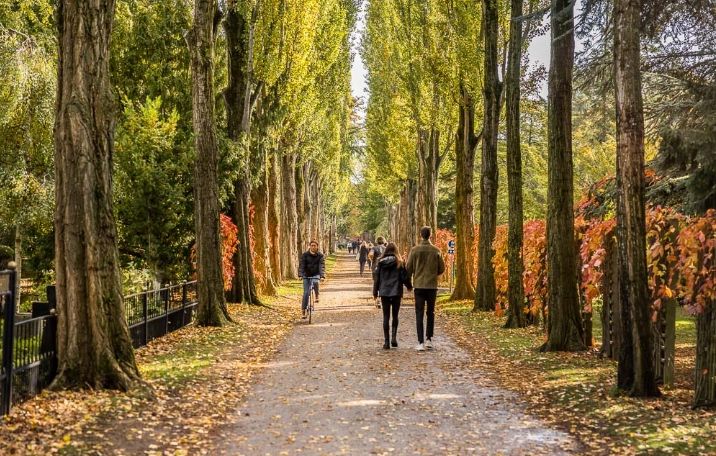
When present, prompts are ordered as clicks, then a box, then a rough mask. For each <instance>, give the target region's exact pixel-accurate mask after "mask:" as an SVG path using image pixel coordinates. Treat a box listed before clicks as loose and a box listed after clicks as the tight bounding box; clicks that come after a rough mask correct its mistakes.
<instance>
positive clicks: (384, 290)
mask: <svg viewBox="0 0 716 456" xmlns="http://www.w3.org/2000/svg"><path fill="white" fill-rule="evenodd" d="M373 274H374V276H373V279H374V280H373V298H374V299H376V300H377V299H378V295H380V300H381V303H382V304H383V335H384V336H385V343H384V344H383V348H384V349H386V350H388V349H390V346H391V345H392V346H393V347H397V346H398V338H397V336H398V314H399V312H400V301H401V300H402V299H403V286H405V287H406V288H407V289H408V291H412V289H413V285H412V284H411V283H410V274H408V271H407V269H405V263H404V262H403V259H402V258H400V255H398V249H397V247H396V245H395V244H394V243H392V242H390V243H389V244H388V245H387V246H386V247H385V252H383V255H382V256H381V257H380V259H378V260H377V266H376V267H375V268H374V272H373ZM391 314H392V315H393V325H392V329H393V333H392V337H391V339H390V343H389V341H388V329H389V327H390V325H389V323H390V316H391Z"/></svg>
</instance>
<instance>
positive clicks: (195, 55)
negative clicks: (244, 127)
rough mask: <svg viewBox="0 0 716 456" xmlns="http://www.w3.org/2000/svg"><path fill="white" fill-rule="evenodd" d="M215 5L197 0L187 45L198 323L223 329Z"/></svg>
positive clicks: (213, 0)
mask: <svg viewBox="0 0 716 456" xmlns="http://www.w3.org/2000/svg"><path fill="white" fill-rule="evenodd" d="M216 14H217V4H216V0H195V2H194V24H193V27H192V29H191V31H190V32H189V35H188V37H187V40H188V42H189V50H190V55H191V76H192V101H193V104H192V114H193V116H192V118H193V124H194V144H195V147H196V162H195V169H194V224H195V227H196V264H197V279H198V294H199V296H198V298H199V306H198V309H197V322H198V323H199V324H200V325H204V326H221V325H223V324H224V323H225V322H226V321H227V319H229V314H228V310H227V309H226V301H225V299H224V276H223V270H222V265H221V237H220V234H219V230H220V219H219V211H220V207H219V182H218V171H219V169H218V146H217V140H216V126H215V117H214V40H215V35H216V22H215V18H216Z"/></svg>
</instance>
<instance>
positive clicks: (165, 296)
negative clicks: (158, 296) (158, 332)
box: [163, 288, 171, 334]
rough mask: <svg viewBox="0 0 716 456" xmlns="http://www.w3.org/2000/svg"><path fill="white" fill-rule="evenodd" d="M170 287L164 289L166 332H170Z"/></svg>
mask: <svg viewBox="0 0 716 456" xmlns="http://www.w3.org/2000/svg"><path fill="white" fill-rule="evenodd" d="M170 291H171V290H170V288H167V289H165V290H164V296H163V298H164V334H169V294H170Z"/></svg>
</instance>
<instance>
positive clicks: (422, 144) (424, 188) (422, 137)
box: [415, 127, 440, 237]
mask: <svg viewBox="0 0 716 456" xmlns="http://www.w3.org/2000/svg"><path fill="white" fill-rule="evenodd" d="M417 150H418V194H417V196H418V200H417V223H416V224H415V235H416V237H417V236H419V235H420V228H421V227H423V226H426V225H427V226H429V227H431V228H432V229H433V230H435V229H437V224H438V219H437V206H438V201H437V199H438V198H437V195H438V194H437V182H438V171H439V170H440V132H439V131H437V130H436V129H435V128H434V127H433V128H430V129H427V128H424V129H421V130H420V131H419V132H418V147H417Z"/></svg>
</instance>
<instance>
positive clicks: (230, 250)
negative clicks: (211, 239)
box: [221, 214, 239, 291]
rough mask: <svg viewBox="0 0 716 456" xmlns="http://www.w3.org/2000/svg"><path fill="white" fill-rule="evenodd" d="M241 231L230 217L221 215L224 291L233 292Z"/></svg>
mask: <svg viewBox="0 0 716 456" xmlns="http://www.w3.org/2000/svg"><path fill="white" fill-rule="evenodd" d="M238 235H239V229H238V228H237V227H236V225H234V222H232V221H231V218H229V216H227V215H224V214H221V269H222V271H223V273H224V291H228V290H231V282H232V280H233V279H234V274H235V271H234V261H233V260H234V253H236V247H237V246H238V245H239V237H238Z"/></svg>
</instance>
